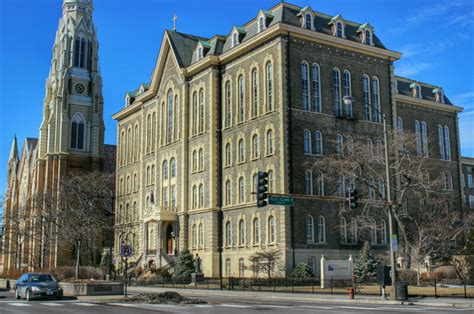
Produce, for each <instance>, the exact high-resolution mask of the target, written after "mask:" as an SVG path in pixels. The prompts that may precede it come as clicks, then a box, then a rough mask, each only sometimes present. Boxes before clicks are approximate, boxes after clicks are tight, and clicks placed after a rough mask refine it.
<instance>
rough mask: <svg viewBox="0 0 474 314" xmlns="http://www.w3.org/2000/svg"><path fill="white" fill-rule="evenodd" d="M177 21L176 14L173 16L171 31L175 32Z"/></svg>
mask: <svg viewBox="0 0 474 314" xmlns="http://www.w3.org/2000/svg"><path fill="white" fill-rule="evenodd" d="M177 20H178V17H177V16H176V13H175V14H174V16H173V30H174V31H176V21H177Z"/></svg>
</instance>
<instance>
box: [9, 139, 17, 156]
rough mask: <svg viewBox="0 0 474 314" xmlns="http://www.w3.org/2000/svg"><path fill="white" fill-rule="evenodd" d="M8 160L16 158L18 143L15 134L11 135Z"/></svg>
mask: <svg viewBox="0 0 474 314" xmlns="http://www.w3.org/2000/svg"><path fill="white" fill-rule="evenodd" d="M9 160H18V144H17V141H16V134H15V137H13V142H12V148H11V149H10V159H9Z"/></svg>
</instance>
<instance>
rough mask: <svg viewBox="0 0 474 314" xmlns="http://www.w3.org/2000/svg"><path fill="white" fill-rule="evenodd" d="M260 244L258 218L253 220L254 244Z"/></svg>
mask: <svg viewBox="0 0 474 314" xmlns="http://www.w3.org/2000/svg"><path fill="white" fill-rule="evenodd" d="M259 243H260V221H259V219H258V218H254V219H253V244H259Z"/></svg>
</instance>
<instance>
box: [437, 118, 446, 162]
mask: <svg viewBox="0 0 474 314" xmlns="http://www.w3.org/2000/svg"><path fill="white" fill-rule="evenodd" d="M438 145H439V159H441V160H443V159H444V153H445V150H444V131H443V126H442V125H440V124H438Z"/></svg>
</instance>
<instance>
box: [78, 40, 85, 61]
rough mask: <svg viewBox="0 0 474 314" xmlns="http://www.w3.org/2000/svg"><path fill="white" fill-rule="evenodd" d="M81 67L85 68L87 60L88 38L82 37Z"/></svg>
mask: <svg viewBox="0 0 474 314" xmlns="http://www.w3.org/2000/svg"><path fill="white" fill-rule="evenodd" d="M80 61H81V62H80V65H79V66H80V67H81V68H83V67H84V64H85V61H86V40H85V39H84V38H82V39H81V57H80Z"/></svg>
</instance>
